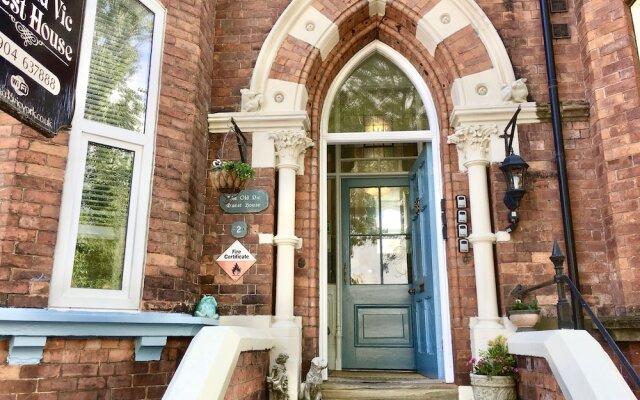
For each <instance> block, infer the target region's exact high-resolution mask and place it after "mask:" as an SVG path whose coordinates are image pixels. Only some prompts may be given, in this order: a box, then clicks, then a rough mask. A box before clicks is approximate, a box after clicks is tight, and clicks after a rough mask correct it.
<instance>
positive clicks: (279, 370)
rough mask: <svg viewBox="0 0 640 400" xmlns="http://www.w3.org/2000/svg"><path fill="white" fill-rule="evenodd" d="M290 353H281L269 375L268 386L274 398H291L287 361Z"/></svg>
mask: <svg viewBox="0 0 640 400" xmlns="http://www.w3.org/2000/svg"><path fill="white" fill-rule="evenodd" d="M288 359H289V355H287V354H284V353H280V354H279V355H278V358H276V364H275V365H274V366H273V367H271V375H270V376H267V386H268V387H269V392H270V393H271V397H272V398H273V399H274V400H289V378H288V377H287V367H286V365H285V363H286V362H287V360H288Z"/></svg>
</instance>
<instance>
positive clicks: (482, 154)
mask: <svg viewBox="0 0 640 400" xmlns="http://www.w3.org/2000/svg"><path fill="white" fill-rule="evenodd" d="M497 133H498V126H497V125H471V126H461V127H458V128H456V132H455V133H454V134H453V135H450V136H449V137H448V138H447V143H449V144H455V145H456V148H457V149H458V156H459V157H460V159H461V160H462V164H463V165H466V164H467V163H471V162H478V161H480V162H486V163H488V162H489V144H490V142H491V135H496V134H497Z"/></svg>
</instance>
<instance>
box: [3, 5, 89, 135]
mask: <svg viewBox="0 0 640 400" xmlns="http://www.w3.org/2000/svg"><path fill="white" fill-rule="evenodd" d="M84 4H85V0H0V109H2V110H3V111H6V112H8V113H9V114H10V115H12V116H14V117H16V118H17V119H19V120H20V121H22V122H24V123H25V124H27V125H29V126H31V127H32V128H34V129H36V130H38V131H39V132H41V133H42V134H44V135H45V136H47V137H52V136H54V135H55V134H56V133H57V132H58V130H59V129H60V128H62V127H69V126H70V125H71V119H72V117H73V110H74V106H75V87H76V76H77V72H78V71H77V70H78V55H79V51H80V37H81V33H82V20H83V16H84Z"/></svg>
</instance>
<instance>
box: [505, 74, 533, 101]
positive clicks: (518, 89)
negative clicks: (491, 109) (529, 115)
mask: <svg viewBox="0 0 640 400" xmlns="http://www.w3.org/2000/svg"><path fill="white" fill-rule="evenodd" d="M526 83H527V79H526V78H521V79H518V80H516V81H514V82H511V83H510V84H506V85H502V101H504V102H512V103H526V101H527V96H529V89H527V85H526Z"/></svg>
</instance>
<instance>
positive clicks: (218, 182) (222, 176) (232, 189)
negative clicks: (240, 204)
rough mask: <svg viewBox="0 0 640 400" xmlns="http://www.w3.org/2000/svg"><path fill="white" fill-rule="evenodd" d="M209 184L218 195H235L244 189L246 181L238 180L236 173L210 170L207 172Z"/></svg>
mask: <svg viewBox="0 0 640 400" xmlns="http://www.w3.org/2000/svg"><path fill="white" fill-rule="evenodd" d="M209 184H210V185H211V186H212V187H214V188H215V189H216V190H217V191H218V192H220V193H224V194H237V193H240V191H241V190H242V189H244V187H245V185H246V184H247V179H240V177H239V176H238V174H237V173H236V171H225V170H223V169H212V170H210V171H209Z"/></svg>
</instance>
